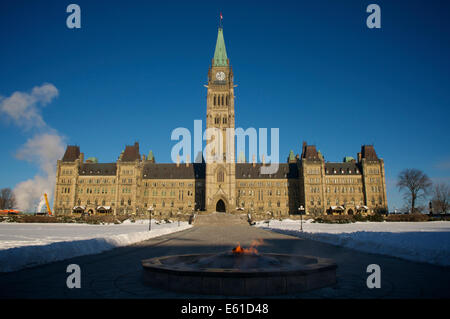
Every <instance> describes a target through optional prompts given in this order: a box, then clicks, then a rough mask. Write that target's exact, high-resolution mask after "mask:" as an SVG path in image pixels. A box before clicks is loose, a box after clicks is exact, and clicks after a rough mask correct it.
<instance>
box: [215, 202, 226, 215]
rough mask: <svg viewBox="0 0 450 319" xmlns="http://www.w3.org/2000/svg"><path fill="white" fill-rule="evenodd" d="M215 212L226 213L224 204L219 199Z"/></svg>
mask: <svg viewBox="0 0 450 319" xmlns="http://www.w3.org/2000/svg"><path fill="white" fill-rule="evenodd" d="M216 212H220V213H225V212H226V209H225V203H224V202H223V200H221V199H219V201H218V202H217V204H216Z"/></svg>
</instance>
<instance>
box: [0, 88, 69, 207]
mask: <svg viewBox="0 0 450 319" xmlns="http://www.w3.org/2000/svg"><path fill="white" fill-rule="evenodd" d="M58 94H59V93H58V89H57V88H56V87H55V86H54V85H53V84H49V83H46V84H43V85H42V86H36V87H34V88H33V89H32V90H31V92H30V93H26V92H18V91H17V92H14V93H13V94H12V95H11V96H10V97H7V98H1V97H0V115H2V117H5V118H7V119H9V120H11V121H12V122H13V123H14V124H15V125H17V126H19V127H21V128H23V129H25V130H26V131H28V130H30V129H38V130H39V132H35V134H34V135H33V136H32V137H31V138H29V139H28V140H27V142H26V143H25V144H24V145H23V146H22V147H21V148H20V149H19V150H18V151H17V153H16V157H17V158H18V159H20V160H24V161H27V162H30V163H34V164H36V165H37V166H38V168H39V173H38V174H36V175H35V176H34V177H33V178H30V179H28V180H26V181H23V182H20V183H19V184H17V185H16V187H15V188H14V195H15V196H16V201H17V208H18V209H20V210H23V211H34V210H35V209H36V208H37V207H38V208H41V207H42V205H43V196H42V195H43V194H44V193H47V194H48V197H49V200H50V201H51V200H52V198H53V190H54V185H55V180H56V161H57V160H58V159H60V158H61V157H62V156H63V154H64V148H65V143H64V137H62V136H61V135H60V134H58V132H57V131H56V130H54V129H53V128H51V127H49V126H48V125H47V124H46V122H45V121H44V119H43V117H42V114H41V108H42V107H44V106H45V105H47V104H48V103H50V102H51V101H52V100H53V99H54V98H55V97H57V96H58ZM43 132H45V133H43Z"/></svg>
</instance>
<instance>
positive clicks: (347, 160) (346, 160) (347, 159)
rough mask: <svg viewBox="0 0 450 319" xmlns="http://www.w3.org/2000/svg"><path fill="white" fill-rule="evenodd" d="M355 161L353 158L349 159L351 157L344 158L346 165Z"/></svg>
mask: <svg viewBox="0 0 450 319" xmlns="http://www.w3.org/2000/svg"><path fill="white" fill-rule="evenodd" d="M354 160H355V159H354V158H353V157H351V156H346V157H344V163H348V162H352V161H354Z"/></svg>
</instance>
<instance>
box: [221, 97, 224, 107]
mask: <svg viewBox="0 0 450 319" xmlns="http://www.w3.org/2000/svg"><path fill="white" fill-rule="evenodd" d="M221 105H224V103H223V95H222V104H221Z"/></svg>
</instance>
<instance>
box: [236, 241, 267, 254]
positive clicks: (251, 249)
mask: <svg viewBox="0 0 450 319" xmlns="http://www.w3.org/2000/svg"><path fill="white" fill-rule="evenodd" d="M262 244H263V240H262V239H261V238H260V239H258V240H253V241H252V243H251V245H250V247H249V248H242V247H241V244H240V243H238V244H237V246H236V247H234V248H233V250H232V251H233V253H235V254H257V253H258V249H256V247H258V246H259V245H262Z"/></svg>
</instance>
